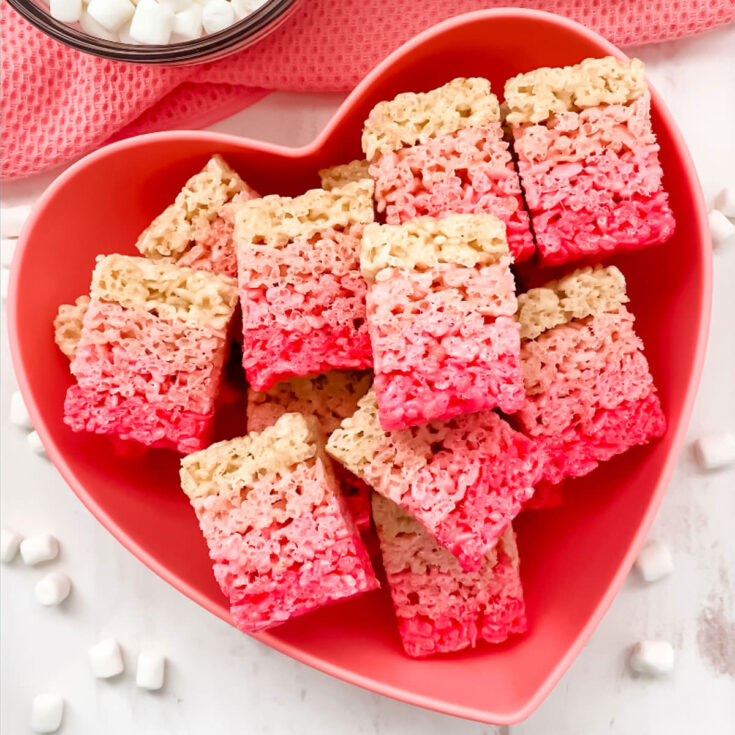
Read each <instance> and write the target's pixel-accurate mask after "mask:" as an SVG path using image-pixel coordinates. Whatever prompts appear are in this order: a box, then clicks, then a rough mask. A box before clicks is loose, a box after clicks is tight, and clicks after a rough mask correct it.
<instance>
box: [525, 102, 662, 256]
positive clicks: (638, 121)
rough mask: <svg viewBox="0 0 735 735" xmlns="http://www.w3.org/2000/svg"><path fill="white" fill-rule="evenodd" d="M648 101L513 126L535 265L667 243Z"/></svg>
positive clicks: (656, 148) (571, 113)
mask: <svg viewBox="0 0 735 735" xmlns="http://www.w3.org/2000/svg"><path fill="white" fill-rule="evenodd" d="M650 104H651V97H650V95H649V94H648V93H646V94H644V95H643V96H642V97H639V98H638V99H637V100H635V101H634V102H631V103H629V104H625V105H623V104H615V105H607V106H605V107H601V108H600V107H592V108H589V109H586V110H582V111H581V112H561V113H558V114H557V115H555V116H554V117H553V119H551V120H548V121H546V122H545V123H540V124H536V125H532V124H521V125H515V126H513V136H514V144H513V145H514V149H515V152H516V155H517V157H518V168H519V171H520V175H521V181H522V183H523V191H524V195H525V198H526V204H527V206H528V209H529V211H530V212H531V219H532V222H533V230H534V234H535V236H536V244H537V247H538V251H539V255H540V257H541V261H542V263H543V264H544V265H561V264H563V263H569V262H572V261H574V260H579V259H583V258H590V257H595V258H601V257H605V256H608V255H611V254H612V253H615V252H618V251H625V250H638V249H640V248H643V247H646V246H648V245H658V244H661V243H664V242H666V240H668V239H669V237H671V235H672V233H673V232H674V226H675V225H674V216H673V214H672V212H671V209H670V208H669V204H668V194H667V193H666V191H665V190H664V188H663V184H662V177H663V171H662V170H661V164H660V163H659V160H658V149H659V147H658V144H657V143H656V136H655V134H654V133H653V130H652V129H651V118H650Z"/></svg>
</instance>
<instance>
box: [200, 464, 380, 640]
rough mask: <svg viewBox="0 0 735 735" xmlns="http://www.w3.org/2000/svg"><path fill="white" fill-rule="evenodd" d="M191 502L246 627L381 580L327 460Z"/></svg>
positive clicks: (237, 621) (285, 617) (236, 617)
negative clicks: (349, 516) (350, 519)
mask: <svg viewBox="0 0 735 735" xmlns="http://www.w3.org/2000/svg"><path fill="white" fill-rule="evenodd" d="M192 505H193V507H194V509H195V511H196V513H197V517H198V518H199V524H200V527H201V529H202V532H203V534H204V536H205V538H206V540H207V543H208V546H209V553H210V557H211V559H212V561H213V563H214V573H215V577H216V578H217V581H218V582H219V584H220V586H221V588H222V591H223V592H224V593H225V595H226V596H227V597H228V599H229V601H230V606H231V611H232V615H233V619H234V622H235V625H236V626H237V627H238V628H240V629H241V630H244V631H250V632H253V631H258V630H262V629H264V628H267V627H270V626H272V625H275V624H277V623H280V622H283V621H285V620H288V619H289V618H292V617H294V616H296V615H301V614H303V613H306V612H309V611H310V610H314V609H317V608H319V607H321V606H323V605H325V604H327V603H330V602H334V601H336V600H342V599H347V598H349V597H353V596H355V595H358V594H360V593H362V592H366V591H369V590H371V589H375V588H376V587H377V586H378V582H377V580H376V579H375V576H374V575H373V572H372V567H371V565H370V560H369V558H368V556H367V552H366V551H365V548H364V546H363V545H362V543H361V542H360V540H359V537H358V535H357V533H356V531H355V529H354V526H352V524H351V523H349V522H348V521H347V520H346V518H345V516H344V511H343V508H342V506H341V502H340V499H339V497H338V495H337V494H336V493H335V492H334V490H333V486H332V480H331V479H330V478H329V475H328V472H327V470H326V468H325V466H324V464H323V463H322V460H321V459H318V458H317V459H315V460H309V461H307V462H302V463H300V464H299V465H297V466H295V467H293V468H292V469H291V470H289V471H288V472H287V473H284V474H281V475H280V476H273V475H272V476H270V477H265V478H263V479H262V480H258V481H256V482H255V483H254V484H253V486H252V487H250V488H248V489H247V490H243V491H242V492H239V491H237V489H236V488H233V491H232V492H226V491H222V492H220V493H218V494H214V495H209V496H205V497H196V498H194V499H193V500H192Z"/></svg>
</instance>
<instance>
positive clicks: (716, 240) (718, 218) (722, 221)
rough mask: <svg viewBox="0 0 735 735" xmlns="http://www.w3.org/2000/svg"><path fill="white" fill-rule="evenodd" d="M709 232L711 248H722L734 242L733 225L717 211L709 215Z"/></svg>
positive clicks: (714, 210)
mask: <svg viewBox="0 0 735 735" xmlns="http://www.w3.org/2000/svg"><path fill="white" fill-rule="evenodd" d="M709 230H710V234H711V235H712V246H713V247H715V248H719V247H722V246H723V245H726V244H727V243H729V242H732V241H733V240H735V225H734V224H733V223H732V222H730V220H729V219H728V218H727V217H725V215H724V214H722V212H720V211H719V210H718V209H713V210H712V211H711V212H710V213H709Z"/></svg>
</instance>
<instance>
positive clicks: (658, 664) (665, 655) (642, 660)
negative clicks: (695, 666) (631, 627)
mask: <svg viewBox="0 0 735 735" xmlns="http://www.w3.org/2000/svg"><path fill="white" fill-rule="evenodd" d="M630 668H631V669H633V671H636V672H638V673H639V674H646V675H647V676H660V675H661V674H668V673H669V672H670V671H671V670H672V669H673V668H674V649H673V647H672V645H671V644H670V643H669V642H668V641H640V642H639V643H636V644H635V646H633V650H632V651H631V653H630Z"/></svg>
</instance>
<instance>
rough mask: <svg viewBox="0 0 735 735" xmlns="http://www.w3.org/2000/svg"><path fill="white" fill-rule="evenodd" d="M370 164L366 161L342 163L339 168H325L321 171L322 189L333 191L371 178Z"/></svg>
mask: <svg viewBox="0 0 735 735" xmlns="http://www.w3.org/2000/svg"><path fill="white" fill-rule="evenodd" d="M369 169H370V164H369V163H368V162H367V161H366V160H365V159H361V160H360V159H358V160H356V161H350V162H349V163H342V164H340V165H339V166H332V167H331V168H323V169H321V170H320V171H319V179H320V181H321V184H322V189H326V190H327V191H331V190H332V189H337V188H339V187H342V186H346V185H347V184H351V183H353V182H355V181H362V180H363V179H369V178H370V170H369Z"/></svg>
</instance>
